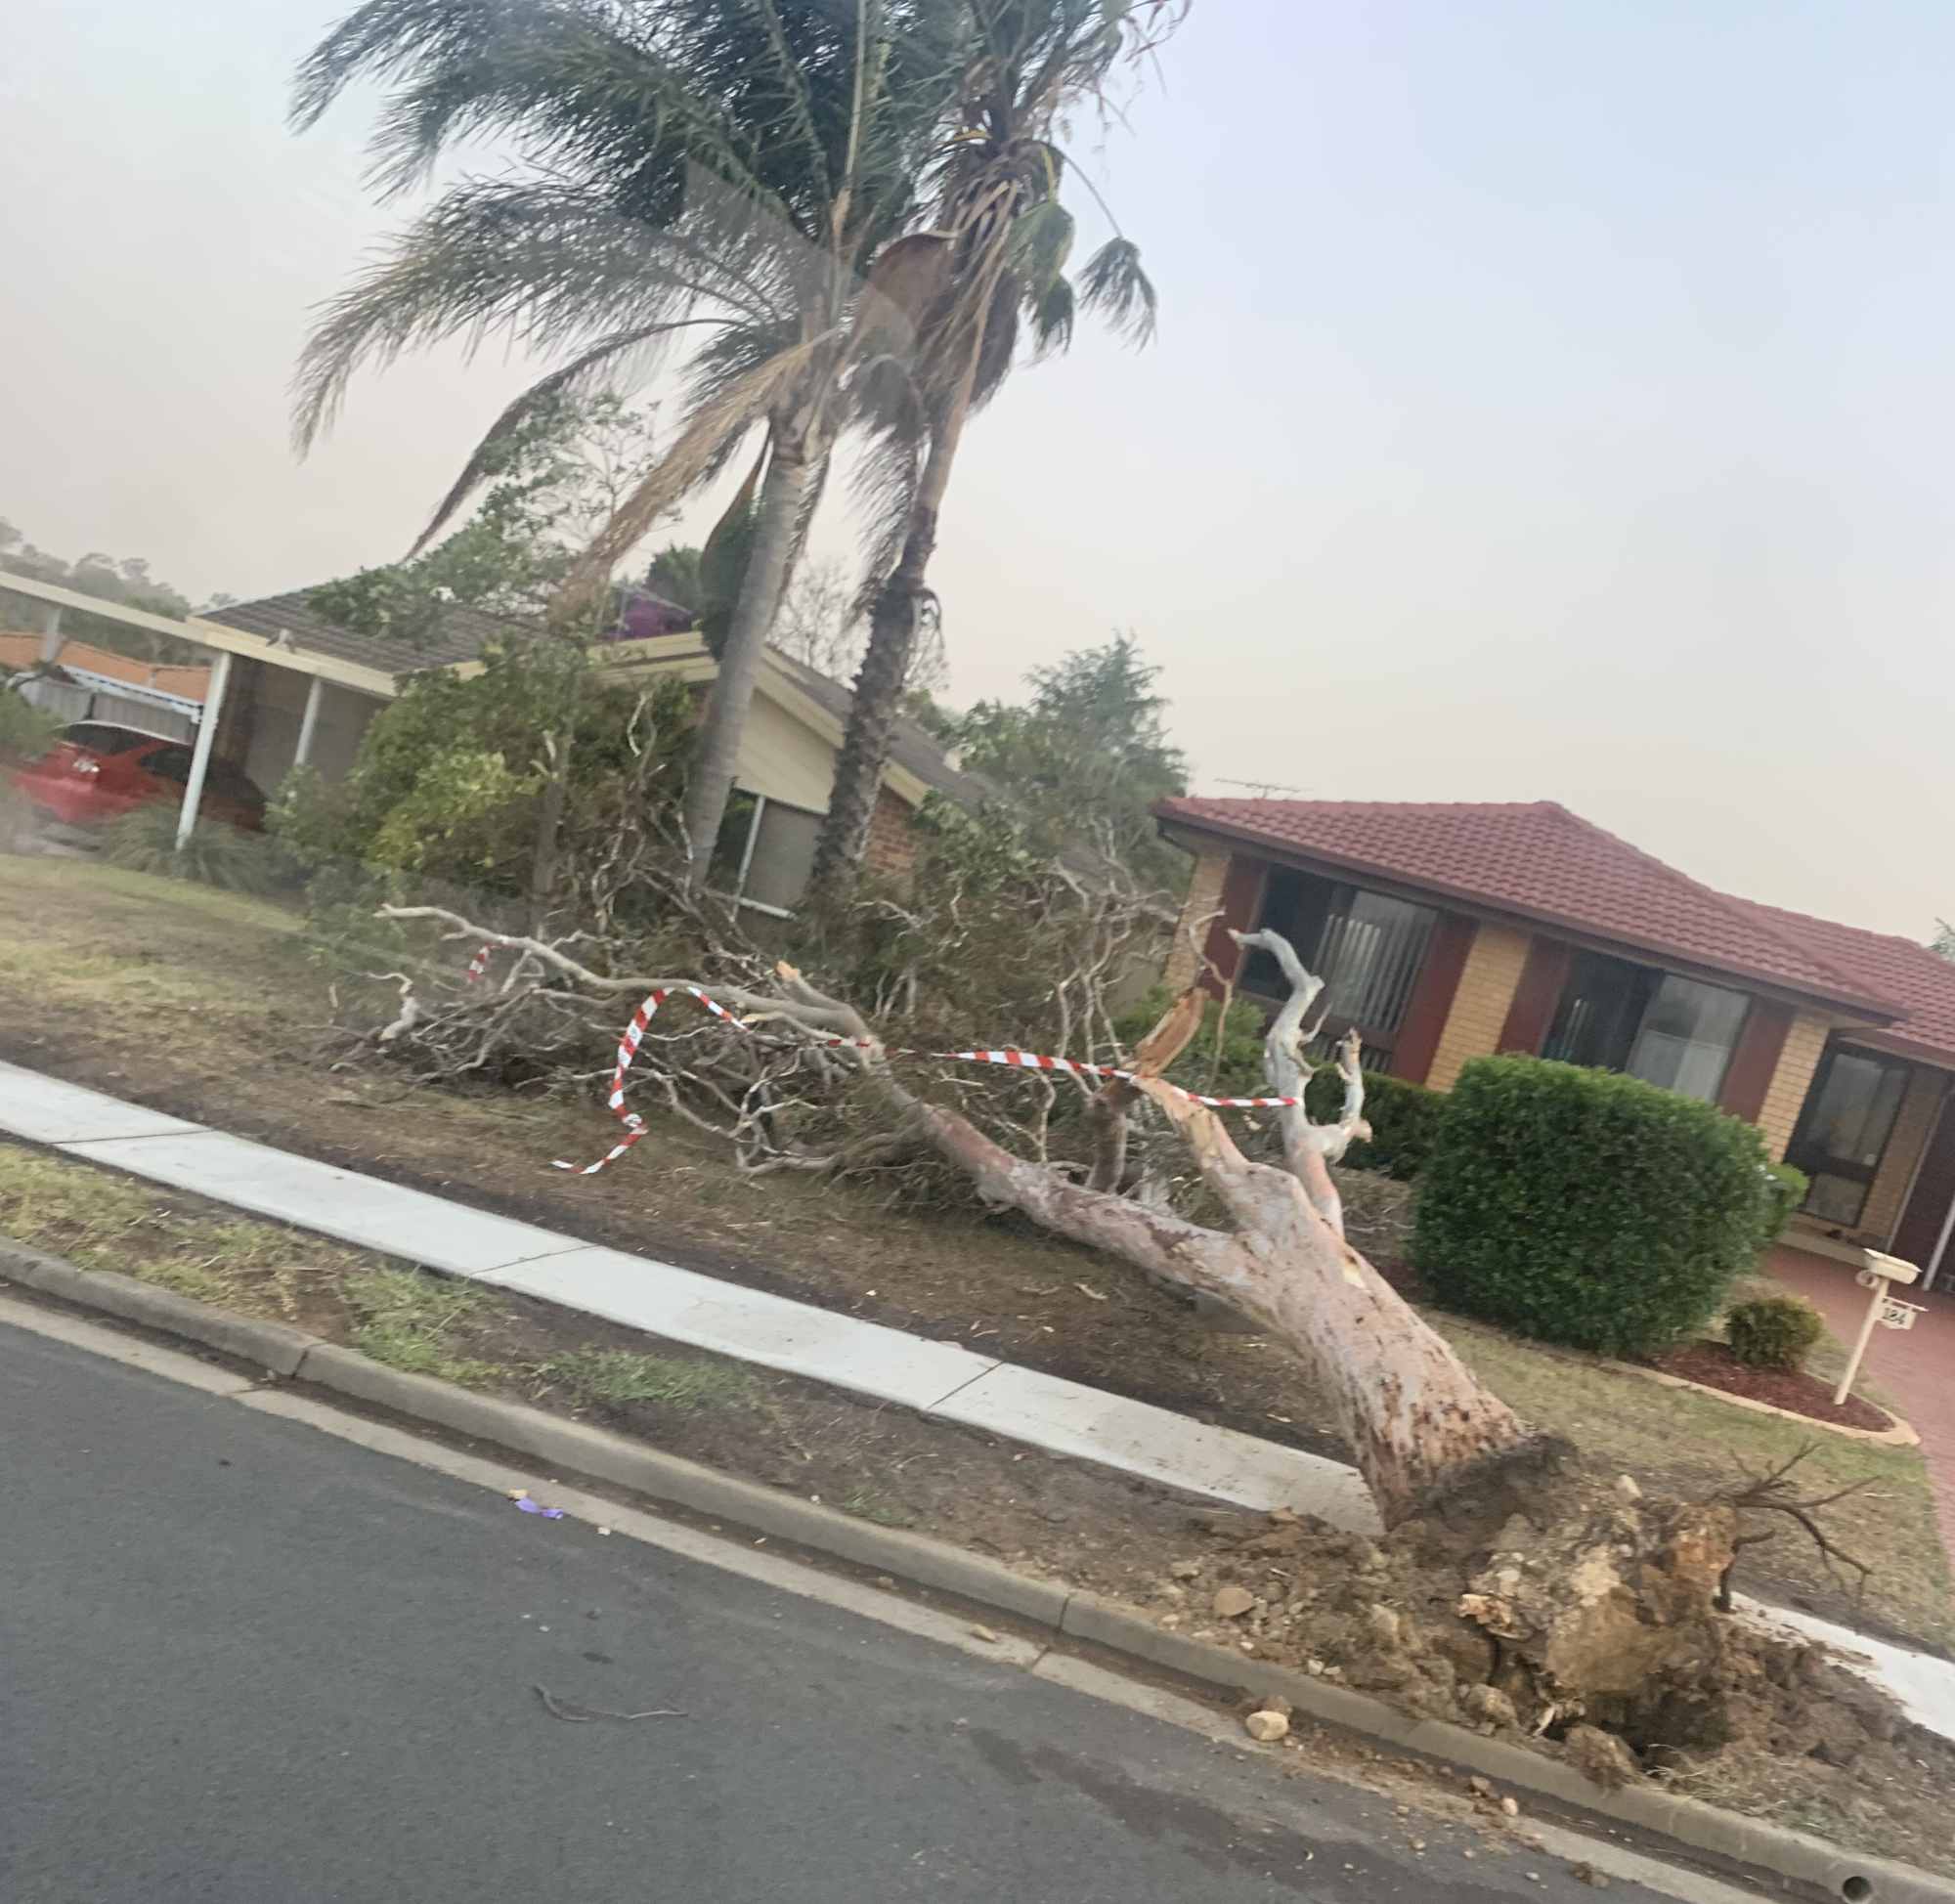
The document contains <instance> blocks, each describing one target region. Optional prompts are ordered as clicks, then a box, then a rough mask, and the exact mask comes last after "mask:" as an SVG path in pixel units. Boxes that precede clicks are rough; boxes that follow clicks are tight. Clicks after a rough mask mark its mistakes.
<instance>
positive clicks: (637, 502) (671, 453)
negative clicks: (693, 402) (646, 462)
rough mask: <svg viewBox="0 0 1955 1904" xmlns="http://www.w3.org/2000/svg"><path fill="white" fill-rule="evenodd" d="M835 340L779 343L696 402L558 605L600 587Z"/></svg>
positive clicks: (575, 602)
mask: <svg viewBox="0 0 1955 1904" xmlns="http://www.w3.org/2000/svg"><path fill="white" fill-rule="evenodd" d="M834 341H835V340H834V338H833V337H832V336H818V337H814V338H810V339H809V340H808V341H806V342H805V343H800V344H796V345H795V346H794V347H793V348H792V349H791V350H785V351H781V352H779V353H777V354H776V355H775V356H774V357H772V358H770V359H768V361H767V362H766V363H764V364H762V365H760V366H759V367H758V368H756V369H754V370H751V371H749V372H748V373H747V375H746V376H744V377H741V378H739V379H737V380H736V381H735V382H733V383H732V384H730V385H728V387H727V388H726V389H725V390H723V391H722V392H721V393H720V394H719V395H718V396H717V397H716V398H715V399H714V400H713V401H712V402H711V403H708V404H706V405H703V406H702V407H701V408H700V409H698V410H696V411H694V412H693V414H692V416H691V417H690V418H689V419H688V420H687V422H686V426H685V428H684V429H683V430H681V431H680V432H679V435H678V438H677V440H676V441H675V442H674V443H673V446H672V448H671V449H670V450H668V451H667V452H666V454H664V455H663V456H661V457H660V458H659V460H658V462H657V463H656V464H655V465H654V466H653V467H652V469H651V470H649V471H648V472H647V473H646V475H645V477H644V480H643V481H642V482H640V483H639V485H638V486H637V488H636V489H634V490H633V491H632V492H631V494H630V496H628V497H627V498H625V500H624V501H623V502H621V503H620V504H619V505H618V508H617V509H616V511H615V512H614V513H613V515H612V517H611V520H610V521H609V522H607V523H606V524H605V525H604V527H603V528H602V529H601V530H599V531H598V532H597V535H596V536H595V537H594V538H593V539H592V541H591V543H590V546H589V547H588V548H587V549H586V550H585V552H584V554H583V555H581V556H580V557H579V558H578V560H577V562H576V564H575V566H574V567H573V568H572V570H571V573H570V577H569V579H568V580H567V581H566V583H565V584H564V589H563V593H562V595H561V596H560V598H559V603H558V606H559V609H560V610H569V609H573V608H575V607H577V606H580V605H581V604H583V603H584V602H586V601H588V600H589V599H590V598H591V597H592V596H593V595H595V594H596V593H597V592H598V591H599V590H601V589H602V588H603V587H604V586H605V585H606V584H607V583H608V582H609V580H610V576H611V571H612V570H613V569H614V568H616V567H617V565H618V564H619V563H620V562H621V561H622V560H623V559H624V558H625V557H626V556H627V555H629V554H630V551H631V550H632V548H634V547H635V546H636V545H637V543H638V542H639V541H641V540H642V539H643V538H644V537H645V536H646V535H647V534H648V533H649V532H650V531H651V529H652V527H653V526H654V525H655V524H656V523H657V522H658V520H659V518H660V517H661V516H662V515H664V514H665V513H666V511H667V510H669V509H672V508H673V507H675V506H676V505H677V504H678V503H679V502H680V501H681V500H683V499H684V498H685V497H687V496H688V495H690V494H691V493H692V491H693V490H694V489H696V488H697V487H698V486H699V484H700V483H702V482H704V481H705V480H706V478H707V476H708V474H709V473H710V472H711V471H713V470H714V469H716V468H718V467H720V466H721V465H722V464H723V463H724V461H725V458H726V455H727V452H728V445H729V442H737V441H738V439H739V438H740V437H741V436H742V435H744V434H745V433H746V431H747V430H748V429H749V428H750V427H751V426H752V425H753V424H754V423H755V422H757V421H758V420H759V419H760V417H762V416H763V415H765V414H766V412H767V411H768V410H769V409H770V408H771V407H772V405H773V404H775V403H776V402H777V401H778V400H779V399H780V398H782V397H783V396H784V395H785V394H786V393H787V392H788V390H790V389H791V388H792V387H793V385H794V384H795V383H796V382H797V380H798V379H800V378H801V377H803V376H804V375H806V373H807V372H808V370H809V369H810V368H812V367H813V365H814V363H815V360H816V359H817V357H819V355H820V354H821V353H822V352H823V351H825V350H826V349H827V348H828V347H829V346H830V345H831V344H832V343H833V342H834Z"/></svg>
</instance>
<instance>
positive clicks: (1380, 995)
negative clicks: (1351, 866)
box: [1317, 887, 1432, 1037]
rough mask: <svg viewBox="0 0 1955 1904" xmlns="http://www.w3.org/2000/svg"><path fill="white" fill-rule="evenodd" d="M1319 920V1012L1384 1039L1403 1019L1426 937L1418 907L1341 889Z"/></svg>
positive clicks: (1427, 916)
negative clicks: (1321, 933) (1321, 979)
mask: <svg viewBox="0 0 1955 1904" xmlns="http://www.w3.org/2000/svg"><path fill="white" fill-rule="evenodd" d="M1338 900H1339V903H1337V904H1336V905H1334V906H1333V908H1332V910H1331V913H1330V916H1329V918H1328V919H1326V920H1325V925H1324V937H1323V940H1322V942H1321V943H1320V944H1319V946H1318V951H1317V969H1318V971H1319V972H1320V973H1322V974H1323V975H1324V981H1325V984H1324V998H1323V1007H1322V1009H1323V1010H1324V1011H1325V1013H1326V1014H1327V1016H1328V1017H1332V1018H1336V1019H1339V1020H1341V1021H1343V1022H1346V1023H1350V1024H1355V1025H1360V1026H1362V1027H1363V1028H1364V1029H1365V1030H1366V1031H1368V1032H1371V1033H1374V1034H1376V1035H1378V1036H1381V1037H1385V1036H1389V1035H1390V1034H1391V1033H1392V1032H1394V1031H1396V1030H1397V1029H1398V1028H1399V1020H1400V1019H1401V1018H1403V1017H1405V1010H1406V1005H1407V1003H1408V1002H1409V1001H1410V1000H1411V998H1412V986H1413V985H1414V984H1415V983H1416V982H1417V979H1418V970H1419V967H1420V965H1421V964H1422V963H1423V962H1424V959H1425V946H1426V940H1427V939H1428V938H1429V937H1430V936H1431V934H1432V914H1431V913H1430V912H1429V911H1428V910H1427V909H1426V908H1425V907H1424V906H1411V905H1407V904H1406V903H1405V901H1404V900H1402V899H1385V898H1381V897H1380V896H1379V895H1378V894H1377V893H1375V892H1358V891H1354V890H1351V889H1350V888H1348V887H1347V888H1345V889H1344V890H1343V891H1341V892H1340V893H1339V894H1338Z"/></svg>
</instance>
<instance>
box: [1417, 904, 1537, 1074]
mask: <svg viewBox="0 0 1955 1904" xmlns="http://www.w3.org/2000/svg"><path fill="white" fill-rule="evenodd" d="M1532 943H1533V940H1532V938H1531V937H1530V936H1529V934H1528V933H1526V932H1517V931H1515V930H1512V928H1510V927H1507V926H1482V927H1481V928H1480V930H1478V931H1477V932H1475V933H1474V934H1473V943H1472V945H1471V946H1470V947H1468V949H1467V953H1466V964H1465V967H1464V969H1463V970H1462V971H1461V972H1460V974H1459V985H1458V989H1457V990H1455V992H1454V994H1453V1009H1452V1010H1451V1011H1450V1012H1449V1013H1447V1015H1446V1028H1445V1029H1444V1030H1443V1031H1441V1032H1440V1034H1439V1049H1438V1050H1437V1051H1435V1052H1434V1053H1433V1055H1432V1068H1431V1070H1430V1071H1428V1072H1427V1073H1426V1078H1425V1081H1426V1083H1427V1084H1428V1085H1429V1086H1430V1087H1431V1088H1432V1089H1433V1090H1435V1091H1451V1090H1452V1089H1453V1087H1454V1085H1455V1083H1456V1082H1457V1081H1458V1077H1459V1068H1460V1066H1461V1065H1463V1064H1464V1063H1465V1062H1466V1060H1468V1059H1469V1058H1485V1057H1487V1056H1488V1055H1489V1054H1491V1053H1493V1052H1495V1051H1498V1050H1499V1043H1500V1030H1501V1027H1502V1026H1504V1025H1505V1023H1506V1021H1507V1008H1508V1007H1509V1006H1510V1005H1512V1004H1513V1002H1514V987H1515V986H1517V985H1518V984H1519V983H1520V981H1521V968H1522V967H1523V966H1524V965H1526V964H1527V956H1528V947H1529V946H1530V945H1531V944H1532Z"/></svg>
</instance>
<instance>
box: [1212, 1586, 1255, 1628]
mask: <svg viewBox="0 0 1955 1904" xmlns="http://www.w3.org/2000/svg"><path fill="white" fill-rule="evenodd" d="M1209 1604H1210V1606H1211V1607H1212V1608H1213V1609H1214V1611H1215V1612H1216V1614H1217V1615H1219V1616H1220V1617H1221V1618H1222V1619H1224V1620H1239V1619H1240V1618H1241V1617H1242V1615H1243V1614H1245V1613H1247V1612H1248V1611H1249V1609H1250V1608H1251V1607H1253V1606H1254V1605H1255V1604H1256V1596H1255V1595H1254V1594H1253V1593H1251V1592H1250V1591H1249V1589H1248V1588H1247V1587H1246V1586H1218V1587H1217V1588H1216V1589H1215V1598H1214V1599H1213V1600H1212V1601H1210V1602H1209Z"/></svg>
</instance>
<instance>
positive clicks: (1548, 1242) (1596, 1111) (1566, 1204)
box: [1412, 1058, 1772, 1355]
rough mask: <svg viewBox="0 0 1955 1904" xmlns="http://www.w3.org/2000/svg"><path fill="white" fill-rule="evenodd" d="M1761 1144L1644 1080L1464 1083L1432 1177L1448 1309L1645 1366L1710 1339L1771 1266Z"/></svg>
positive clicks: (1520, 1074)
mask: <svg viewBox="0 0 1955 1904" xmlns="http://www.w3.org/2000/svg"><path fill="white" fill-rule="evenodd" d="M1771 1181H1772V1180H1771V1178H1770V1176H1769V1173H1768V1172H1767V1169H1766V1160H1765V1154H1764V1146H1763V1142H1762V1140H1761V1139H1760V1138H1759V1134H1758V1132H1757V1131H1756V1130H1754V1129H1753V1128H1752V1127H1751V1125H1749V1124H1746V1123H1743V1122H1741V1121H1740V1120H1739V1119H1738V1118H1735V1117H1730V1116H1726V1115H1725V1114H1724V1113H1723V1112H1722V1111H1719V1110H1716V1109H1714V1108H1713V1107H1712V1106H1711V1105H1709V1104H1703V1103H1696V1102H1695V1101H1693V1100H1691V1099H1689V1098H1683V1097H1679V1096H1677V1095H1676V1094H1675V1093H1674V1092H1670V1091H1664V1090H1661V1089H1659V1088H1658V1087H1657V1086H1655V1085H1650V1084H1644V1083H1643V1082H1641V1081H1640V1080H1639V1079H1636V1078H1630V1077H1622V1076H1619V1075H1616V1074H1615V1073H1612V1072H1608V1071H1598V1070H1588V1069H1585V1068H1583V1067H1581V1066H1578V1065H1574V1064H1559V1063H1553V1062H1550V1061H1548V1060H1543V1059H1538V1058H1482V1059H1476V1060H1474V1061H1473V1062H1472V1063H1470V1064H1468V1065H1467V1066H1466V1068H1465V1069H1464V1070H1463V1071H1462V1072H1461V1073H1460V1076H1459V1082H1458V1083H1457V1085H1455V1088H1454V1090H1453V1093H1452V1099H1451V1102H1450V1103H1449V1104H1448V1105H1447V1109H1446V1115H1445V1118H1444V1120H1443V1121H1442V1123H1441V1125H1440V1134H1439V1141H1438V1144H1437V1146H1436V1147H1435V1148H1434V1150H1433V1153H1432V1156H1431V1159H1430V1161H1429V1163H1428V1165H1427V1167H1426V1169H1425V1171H1424V1174H1423V1175H1422V1177H1421V1179H1420V1190H1419V1206H1418V1223H1417V1229H1416V1231H1415V1233H1414V1235H1413V1239H1412V1255H1413V1261H1414V1262H1415V1263H1416V1264H1417V1266H1418V1268H1419V1270H1420V1272H1421V1273H1422V1274H1423V1275H1424V1277H1425V1278H1426V1280H1427V1282H1428V1284H1429V1286H1430V1287H1431V1289H1432V1291H1433V1293H1434V1294H1435V1296H1437V1298H1438V1299H1439V1300H1440V1301H1441V1302H1443V1303H1445V1304H1446V1305H1447V1306H1448V1307H1450V1308H1453V1309H1456V1310H1459V1311H1461V1312H1463V1313H1465V1314H1467V1315H1473V1316H1480V1317H1484V1318H1486V1319H1487V1320H1490V1321H1494V1322H1498V1323H1500V1324H1501V1325H1503V1326H1504V1327H1508V1328H1512V1329H1515V1330H1517V1331H1519V1332H1520V1333H1522V1334H1525V1335H1531V1336H1535V1337H1537V1338H1538V1339H1540V1340H1542V1341H1544V1342H1563V1343H1568V1344H1570V1345H1572V1346H1574V1347H1576V1348H1581V1349H1593V1350H1599V1351H1602V1352H1604V1353H1608V1354H1617V1355H1622V1354H1632V1355H1635V1354H1645V1353H1648V1352H1650V1351H1652V1350H1656V1349H1660V1348H1662V1347H1664V1346H1666V1345H1667V1344H1670V1343H1673V1342H1674V1341H1676V1340H1678V1339H1679V1338H1680V1337H1683V1336H1687V1335H1690V1334H1692V1333H1693V1332H1695V1331H1697V1330H1699V1329H1701V1328H1702V1327H1703V1326H1704V1325H1705V1323H1707V1322H1708V1321H1709V1320H1711V1318H1712V1317H1713V1316H1714V1315H1715V1314H1716V1310H1717V1306H1718V1303H1719V1301H1720V1300H1721V1299H1722V1297H1723V1295H1724V1293H1725V1290H1726V1288H1727V1286H1728V1285H1729V1283H1730V1280H1731V1278H1732V1277H1734V1276H1736V1275H1737V1274H1739V1273H1740V1272H1741V1271H1743V1270H1745V1269H1747V1268H1749V1267H1750V1266H1751V1264H1752V1263H1753V1261H1754V1260H1755V1259H1756V1257H1757V1255H1758V1253H1759V1239H1760V1237H1761V1235H1762V1234H1763V1232H1764V1227H1765V1222H1766V1213H1765V1208H1764V1205H1765V1202H1766V1199H1767V1196H1768V1194H1769V1192H1768V1190H1767V1188H1766V1187H1767V1185H1768V1184H1769V1183H1770V1182H1771Z"/></svg>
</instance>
